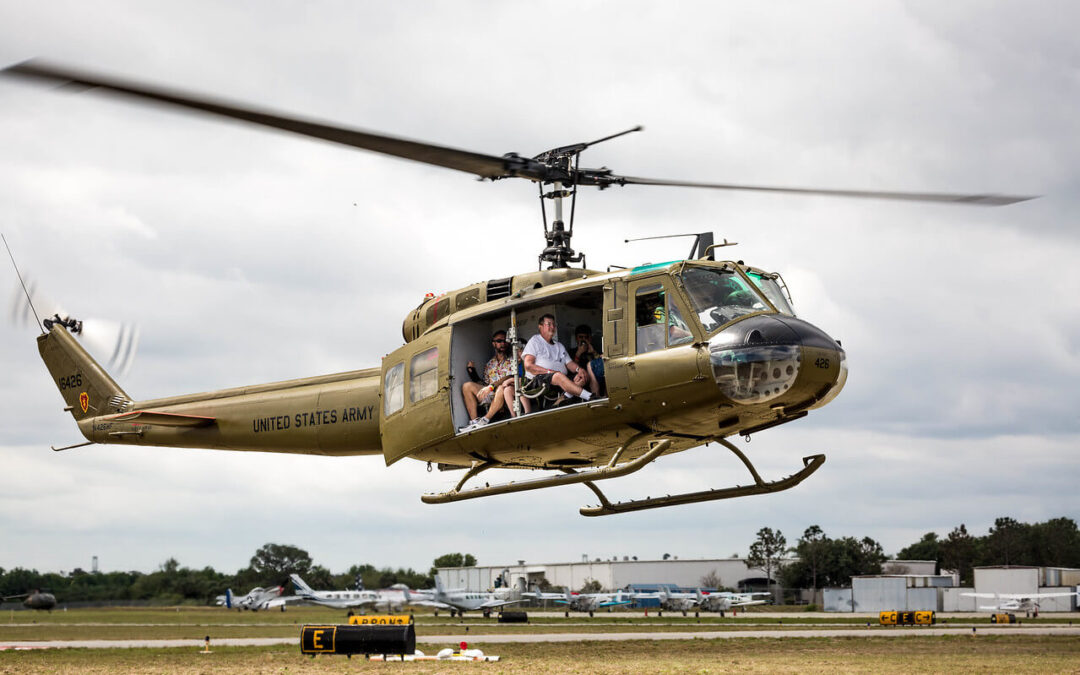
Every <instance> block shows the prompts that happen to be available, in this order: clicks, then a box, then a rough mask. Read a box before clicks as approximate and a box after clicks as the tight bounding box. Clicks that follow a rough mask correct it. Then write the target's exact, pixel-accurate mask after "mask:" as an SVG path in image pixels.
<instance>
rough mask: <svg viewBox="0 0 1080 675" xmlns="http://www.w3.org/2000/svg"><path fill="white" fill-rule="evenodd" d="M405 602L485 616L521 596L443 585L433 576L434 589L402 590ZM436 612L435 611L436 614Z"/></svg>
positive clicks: (451, 611)
mask: <svg viewBox="0 0 1080 675" xmlns="http://www.w3.org/2000/svg"><path fill="white" fill-rule="evenodd" d="M404 593H405V602H407V603H408V604H410V605H417V606H420V607H434V608H435V609H436V610H439V609H448V610H450V616H455V615H460V616H464V615H465V612H475V611H481V612H483V613H484V616H485V617H488V616H491V610H493V609H498V608H499V607H505V606H506V605H513V604H515V603H518V602H521V598H515V599H512V600H507V599H506V597H505V596H498V595H496V594H494V593H488V592H481V591H470V590H468V589H465V588H452V589H450V590H447V589H446V588H445V587H443V583H442V579H440V578H439V577H435V591H434V592H432V591H409V590H406V591H404ZM437 613H438V612H437V611H436V614H437Z"/></svg>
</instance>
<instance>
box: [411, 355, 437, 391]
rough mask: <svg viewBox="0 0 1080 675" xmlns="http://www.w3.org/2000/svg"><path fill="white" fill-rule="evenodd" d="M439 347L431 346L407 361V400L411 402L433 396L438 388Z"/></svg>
mask: <svg viewBox="0 0 1080 675" xmlns="http://www.w3.org/2000/svg"><path fill="white" fill-rule="evenodd" d="M438 366H439V348H438V347H432V348H431V349H428V350H425V351H422V352H420V353H419V354H417V355H416V356H414V357H412V361H410V362H409V400H410V401H412V402H413V403H416V402H417V401H419V400H421V399H425V398H427V397H428V396H434V395H435V392H436V391H438V389H439V377H438V375H439V370H438Z"/></svg>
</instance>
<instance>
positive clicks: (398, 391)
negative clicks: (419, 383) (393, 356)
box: [383, 362, 405, 417]
mask: <svg viewBox="0 0 1080 675" xmlns="http://www.w3.org/2000/svg"><path fill="white" fill-rule="evenodd" d="M403 405H405V363H404V362H402V363H399V364H397V365H394V366H391V367H390V368H389V369H388V370H387V371H386V379H385V380H383V415H384V416H385V417H389V416H390V415H393V414H394V413H396V412H397V411H399V410H401V406H403Z"/></svg>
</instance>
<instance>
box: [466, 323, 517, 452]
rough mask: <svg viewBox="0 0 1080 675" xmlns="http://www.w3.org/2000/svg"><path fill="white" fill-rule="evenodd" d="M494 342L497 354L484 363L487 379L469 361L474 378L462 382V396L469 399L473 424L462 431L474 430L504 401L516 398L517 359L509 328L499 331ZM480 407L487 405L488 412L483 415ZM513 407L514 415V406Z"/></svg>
mask: <svg viewBox="0 0 1080 675" xmlns="http://www.w3.org/2000/svg"><path fill="white" fill-rule="evenodd" d="M491 344H492V346H493V347H494V349H495V356H493V357H492V358H491V360H490V361H488V362H487V365H485V366H484V375H483V379H481V377H480V376H479V375H478V374H477V373H476V365H475V364H474V363H473V362H472V361H469V363H468V366H467V367H468V369H469V377H470V378H471V379H472V381H471V382H466V383H465V384H463V385H461V396H462V398H464V399H465V409H466V410H468V411H469V423H468V424H467V425H466V426H464V427H461V429H459V430H458V431H471V430H472V429H478V428H480V427H482V426H484V425H486V424H487V423H488V422H490V421H491V420H492V418H494V417H495V415H497V414H498V413H499V411H500V410H502V408H503V405H504V404H506V403H508V402H510V401H513V400H514V392H513V390H514V360H513V358H511V355H510V343H509V342H507V340H506V331H504V330H500V331H495V334H494V335H492V336H491ZM507 387H509V391H507ZM480 406H487V412H486V413H485V414H483V415H480V414H479V409H480ZM510 410H511V414H513V406H511V407H510Z"/></svg>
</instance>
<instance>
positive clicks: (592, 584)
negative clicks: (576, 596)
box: [580, 579, 604, 593]
mask: <svg viewBox="0 0 1080 675" xmlns="http://www.w3.org/2000/svg"><path fill="white" fill-rule="evenodd" d="M603 590H604V587H603V586H601V585H600V582H599V581H597V580H596V579H586V580H585V583H584V584H582V585H581V590H580V592H581V593H599V592H601V591H603Z"/></svg>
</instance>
